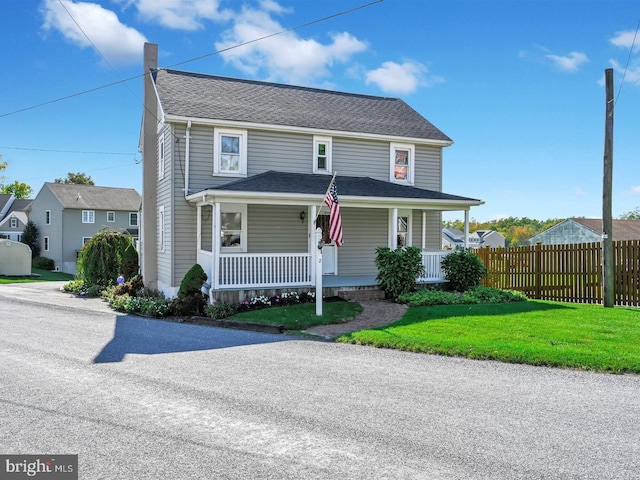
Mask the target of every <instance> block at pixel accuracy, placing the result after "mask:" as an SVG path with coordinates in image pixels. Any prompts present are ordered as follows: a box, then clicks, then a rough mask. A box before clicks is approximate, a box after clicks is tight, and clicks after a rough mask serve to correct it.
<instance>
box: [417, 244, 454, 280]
mask: <svg viewBox="0 0 640 480" xmlns="http://www.w3.org/2000/svg"><path fill="white" fill-rule="evenodd" d="M451 252H452V251H451V250H438V251H435V252H422V265H424V274H423V275H422V276H421V277H420V278H418V283H428V282H443V281H445V276H444V272H443V271H442V259H443V258H444V257H446V256H447V255H449V254H450V253H451Z"/></svg>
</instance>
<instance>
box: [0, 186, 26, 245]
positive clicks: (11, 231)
mask: <svg viewBox="0 0 640 480" xmlns="http://www.w3.org/2000/svg"><path fill="white" fill-rule="evenodd" d="M31 202H32V200H30V199H19V198H16V197H14V196H13V194H6V193H4V194H0V238H5V239H7V240H14V241H16V242H20V241H22V232H23V231H24V227H25V226H26V225H27V222H28V221H29V218H28V215H27V209H28V208H29V205H31Z"/></svg>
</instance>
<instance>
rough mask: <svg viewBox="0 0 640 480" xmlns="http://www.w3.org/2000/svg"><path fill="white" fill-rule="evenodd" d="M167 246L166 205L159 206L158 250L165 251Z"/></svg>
mask: <svg viewBox="0 0 640 480" xmlns="http://www.w3.org/2000/svg"><path fill="white" fill-rule="evenodd" d="M164 247H165V218H164V205H160V206H159V207H158V250H159V251H161V252H164Z"/></svg>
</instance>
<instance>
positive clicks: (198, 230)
mask: <svg viewBox="0 0 640 480" xmlns="http://www.w3.org/2000/svg"><path fill="white" fill-rule="evenodd" d="M202 207H203V205H198V207H197V208H196V250H202V218H201V217H202Z"/></svg>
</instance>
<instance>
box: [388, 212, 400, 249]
mask: <svg viewBox="0 0 640 480" xmlns="http://www.w3.org/2000/svg"><path fill="white" fill-rule="evenodd" d="M389 235H390V238H389V248H390V249H391V250H395V249H396V248H398V209H397V208H390V209H389Z"/></svg>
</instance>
